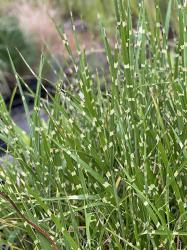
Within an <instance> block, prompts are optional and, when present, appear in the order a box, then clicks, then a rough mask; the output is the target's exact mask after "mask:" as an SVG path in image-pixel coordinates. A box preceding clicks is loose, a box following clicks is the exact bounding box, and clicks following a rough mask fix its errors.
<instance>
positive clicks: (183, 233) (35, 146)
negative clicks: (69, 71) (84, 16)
mask: <svg viewBox="0 0 187 250" xmlns="http://www.w3.org/2000/svg"><path fill="white" fill-rule="evenodd" d="M114 3H115V11H116V19H117V21H116V23H117V24H116V42H115V46H114V47H113V46H110V44H109V42H108V39H107V35H106V32H105V29H104V28H103V27H102V25H101V33H102V37H103V41H104V45H105V52H106V57H107V60H108V65H109V72H108V73H106V79H107V82H106V83H103V79H102V81H100V78H99V77H98V75H97V72H95V74H94V73H93V72H92V73H90V70H89V65H87V61H86V55H85V52H84V51H81V50H80V48H79V45H78V43H77V50H78V53H77V54H78V56H79V60H77V59H76V58H74V56H73V54H72V53H71V49H70V47H69V45H68V41H67V39H66V35H65V34H64V33H63V32H61V31H60V29H59V32H61V37H62V40H63V42H64V44H65V46H66V48H67V51H68V52H69V55H70V59H71V61H72V63H73V65H74V78H75V80H76V81H75V85H76V87H78V89H79V90H78V91H77V92H72V91H71V92H70V91H68V90H67V89H66V88H64V87H63V82H64V79H65V77H66V76H65V75H64V78H63V76H62V77H61V78H60V79H59V81H58V82H57V84H56V92H55V94H54V95H51V94H50V93H49V95H50V98H49V100H50V101H48V100H44V99H41V97H40V92H41V89H42V88H43V83H42V71H43V65H44V60H45V58H44V56H43V55H42V56H41V63H40V67H39V71H38V74H37V79H38V84H37V90H36V93H35V94H33V93H30V95H34V109H33V112H32V114H30V112H29V109H28V105H27V102H26V99H25V96H24V93H23V92H22V84H23V81H22V79H21V77H20V76H19V75H18V74H17V73H16V69H15V67H14V62H13V61H12V60H11V55H10V60H11V64H12V68H13V71H14V73H15V76H16V81H17V84H18V87H19V90H20V92H21V95H22V100H23V105H24V108H25V112H26V117H27V121H28V126H29V133H28V134H25V133H23V132H22V131H21V130H20V129H19V128H18V127H17V126H16V125H15V124H14V122H13V121H12V119H11V117H10V115H9V113H8V111H7V109H6V106H5V104H4V102H3V99H2V98H1V101H0V109H1V113H0V139H1V140H3V141H4V142H6V143H7V154H8V156H7V157H10V155H11V161H8V162H6V163H2V166H1V170H0V175H1V179H2V180H1V183H2V184H1V189H0V196H1V200H0V204H1V210H0V215H1V216H0V218H1V219H0V220H1V232H0V234H1V238H0V239H1V241H2V242H3V243H7V244H9V245H11V246H12V248H13V249H14V247H15V249H16V247H19V248H21V249H67V250H68V249H74V250H77V249H98V250H99V249H120V250H123V249H186V248H187V230H186V228H187V213H186V209H187V198H186V197H187V196H186V195H187V188H186V184H187V178H186V174H187V170H186V164H187V148H186V146H187V129H186V122H187V98H186V89H187V46H186V44H187V32H186V25H187V6H186V5H185V4H184V2H183V1H179V0H175V1H174V0H173V1H172V0H170V1H169V3H168V8H167V15H166V19H165V20H161V19H160V10H159V7H158V6H157V5H155V12H156V23H155V27H154V29H150V25H149V22H148V19H147V14H146V12H145V7H144V4H143V1H142V2H141V3H140V4H139V19H138V20H137V27H135V28H133V27H132V15H131V8H130V7H129V1H126V2H125V3H124V4H123V3H122V0H115V1H114ZM172 8H175V9H176V12H177V15H178V28H179V36H178V37H176V38H175V40H174V41H172V42H171V41H169V40H168V32H169V27H170V18H171V15H172V11H171V10H172ZM73 30H74V26H73ZM74 35H75V41H77V39H76V32H75V33H74ZM32 72H33V71H32ZM33 74H35V75H36V73H34V72H33ZM70 84H71V83H70ZM102 84H105V85H106V87H105V88H104V89H105V90H103V91H101V88H102V86H101V85H102ZM102 89H103V88H102ZM28 91H29V89H28ZM40 110H43V111H45V112H46V114H47V116H48V120H47V121H43V120H42V119H41V117H40Z"/></svg>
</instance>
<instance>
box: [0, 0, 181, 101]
mask: <svg viewBox="0 0 187 250" xmlns="http://www.w3.org/2000/svg"><path fill="white" fill-rule="evenodd" d="M140 2H142V1H139V0H131V1H130V3H131V5H132V11H133V13H132V15H133V19H134V23H136V15H137V12H138V4H139V3H140ZM144 2H145V6H146V10H147V15H148V17H149V19H150V21H151V23H152V24H153V25H154V22H155V11H154V1H153V0H144ZM159 3H160V5H161V12H162V13H161V16H162V18H163V20H164V19H165V15H166V12H167V4H168V0H164V1H163V0H160V1H159ZM70 10H71V11H72V13H73V18H74V23H75V26H76V28H77V32H78V37H79V42H80V44H81V46H82V47H84V48H85V49H86V50H87V51H91V50H92V51H94V50H95V51H98V50H101V49H102V42H101V39H100V35H99V32H98V29H99V24H98V23H99V22H98V16H99V17H100V20H101V21H102V23H103V24H104V25H105V27H106V28H107V31H108V33H110V35H111V39H112V37H113V36H114V34H115V32H114V23H115V14H114V7H113V0H16V1H15V0H0V92H1V93H2V94H3V96H4V97H5V99H6V98H8V97H9V96H10V95H11V92H12V88H13V87H14V77H13V75H12V71H11V67H10V63H9V58H8V55H7V48H8V49H9V51H10V54H11V57H12V59H13V61H14V64H15V67H16V70H17V71H18V73H19V74H20V75H21V76H22V77H24V78H25V79H28V78H29V71H28V67H26V65H25V63H24V62H23V60H22V58H21V56H20V55H19V52H20V53H21V54H22V56H23V57H24V58H25V59H26V61H27V63H28V64H29V65H30V66H31V67H32V68H33V69H34V70H35V69H36V68H37V65H38V62H39V58H40V56H39V55H40V53H41V50H42V49H44V48H45V53H46V54H48V56H49V60H50V66H49V67H48V66H46V67H45V71H46V72H45V73H46V77H48V78H49V79H50V80H55V79H53V78H54V76H52V73H51V71H50V69H49V68H50V67H51V63H52V65H53V63H54V64H55V65H56V64H57V62H56V60H57V59H58V65H61V66H62V65H63V62H64V58H65V57H66V52H65V49H64V47H63V44H62V41H61V39H60V36H59V34H58V32H57V31H56V28H55V24H54V20H55V22H56V23H57V24H58V25H59V27H63V28H64V30H65V32H66V33H67V36H68V39H69V42H70V46H71V48H72V51H73V53H76V49H75V42H74V39H73V33H72V28H71V16H70ZM176 22H177V18H176V13H175V11H174V9H173V14H172V24H171V27H170V36H171V38H172V36H173V34H174V33H175V34H177V30H176V27H177V25H176ZM18 51H19V52H18ZM52 58H53V60H52ZM54 58H55V59H54ZM97 58H98V62H97ZM100 59H101V58H100V57H99V56H98V57H97V56H96V57H95V56H94V57H93V61H94V62H93V63H94V64H97V63H99V62H100V61H102V60H100ZM95 60H96V62H95ZM54 61H55V62H54ZM54 67H56V66H54Z"/></svg>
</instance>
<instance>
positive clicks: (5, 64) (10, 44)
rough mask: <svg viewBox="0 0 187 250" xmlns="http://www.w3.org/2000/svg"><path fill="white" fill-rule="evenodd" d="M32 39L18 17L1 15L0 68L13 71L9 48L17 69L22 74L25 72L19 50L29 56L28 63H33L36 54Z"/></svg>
mask: <svg viewBox="0 0 187 250" xmlns="http://www.w3.org/2000/svg"><path fill="white" fill-rule="evenodd" d="M28 39H30V40H28ZM31 40H32V39H31V38H28V37H26V36H25V35H24V34H23V32H22V31H21V29H20V27H19V23H18V20H17V19H16V17H14V16H5V15H2V16H1V17H0V70H1V71H4V72H5V71H7V72H9V73H10V71H11V66H10V62H9V58H8V54H7V49H9V51H10V53H11V57H12V59H13V61H14V64H15V66H16V69H17V71H18V72H19V73H20V74H22V73H24V71H25V68H26V67H25V65H24V63H23V61H22V59H21V58H20V56H19V53H18V51H21V53H22V54H23V56H26V57H27V58H28V63H30V64H32V63H33V62H34V60H35V56H36V54H35V49H34V45H33V43H31ZM17 50H18V51H17ZM1 62H2V63H1Z"/></svg>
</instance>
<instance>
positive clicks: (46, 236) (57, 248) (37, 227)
mask: <svg viewBox="0 0 187 250" xmlns="http://www.w3.org/2000/svg"><path fill="white" fill-rule="evenodd" d="M0 196H1V197H2V198H3V199H4V200H6V201H8V202H9V203H10V204H11V205H12V207H13V208H14V209H15V210H16V212H17V213H18V214H19V216H20V217H21V218H22V219H23V220H25V221H26V222H27V223H28V224H29V225H30V226H32V227H33V228H34V229H35V230H36V231H38V232H39V233H40V234H42V235H43V236H44V237H45V238H46V239H47V240H48V241H49V243H50V244H51V246H52V248H53V250H60V248H59V247H58V246H57V244H56V243H55V242H54V241H53V240H52V238H51V236H50V235H49V234H48V233H47V232H46V231H45V230H44V229H42V228H41V227H39V226H37V225H36V224H34V223H33V222H32V221H30V220H29V219H27V218H26V217H25V215H24V214H22V212H21V211H20V210H19V208H18V207H17V206H16V204H15V203H14V202H13V200H12V199H11V198H10V197H9V196H8V195H7V194H6V193H4V192H1V191H0Z"/></svg>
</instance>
